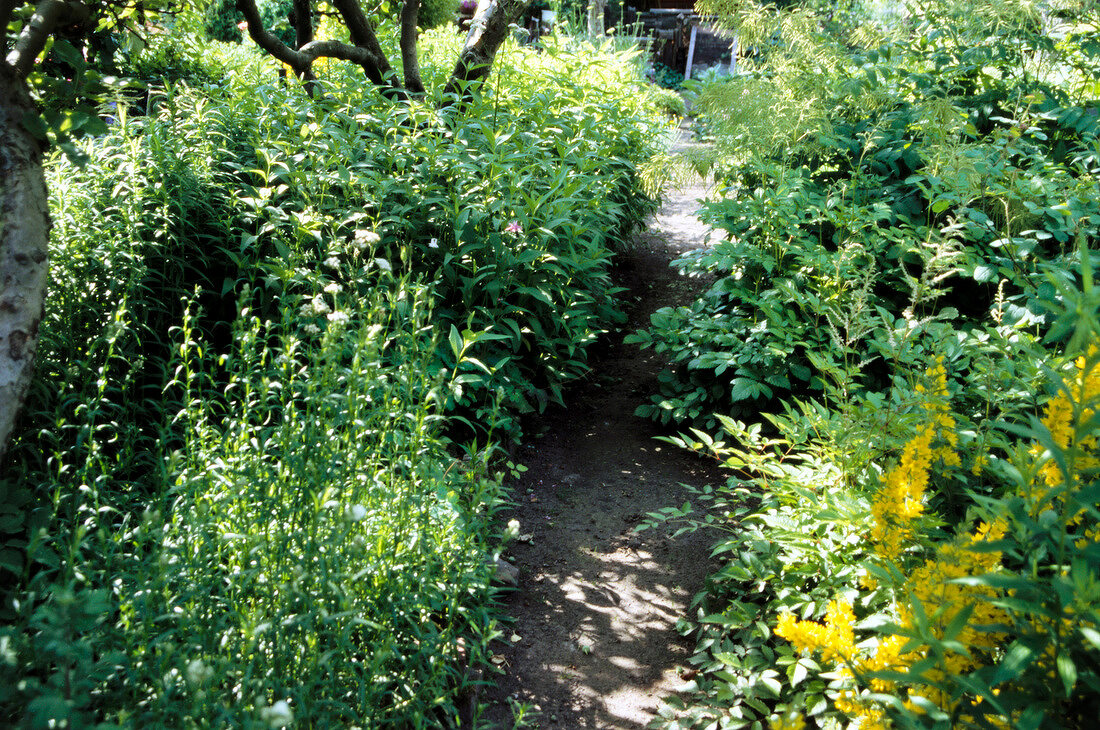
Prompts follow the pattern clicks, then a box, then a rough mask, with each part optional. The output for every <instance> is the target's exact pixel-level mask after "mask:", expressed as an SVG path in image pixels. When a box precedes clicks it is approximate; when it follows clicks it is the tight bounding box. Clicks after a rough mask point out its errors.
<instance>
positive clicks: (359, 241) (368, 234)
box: [351, 228, 382, 251]
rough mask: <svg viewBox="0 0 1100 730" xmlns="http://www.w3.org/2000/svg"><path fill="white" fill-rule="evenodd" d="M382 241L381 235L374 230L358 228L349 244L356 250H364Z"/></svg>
mask: <svg viewBox="0 0 1100 730" xmlns="http://www.w3.org/2000/svg"><path fill="white" fill-rule="evenodd" d="M381 242H382V237H381V236H379V235H378V234H377V233H375V232H374V231H368V230H366V229H363V228H360V229H359V230H357V231H356V232H355V235H354V236H353V237H352V239H351V245H352V246H353V247H354V248H355V250H356V251H366V250H367V248H369V247H371V246H377V245H378V244H379V243H381Z"/></svg>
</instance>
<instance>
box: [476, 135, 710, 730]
mask: <svg viewBox="0 0 1100 730" xmlns="http://www.w3.org/2000/svg"><path fill="white" fill-rule="evenodd" d="M681 144H682V143H681ZM674 149H675V148H674ZM702 195H703V189H702V188H701V187H698V186H687V187H683V188H680V189H676V190H669V191H668V192H667V193H666V203H665V205H664V207H663V208H662V210H661V211H660V213H659V214H658V215H657V216H655V218H654V220H653V221H652V223H651V225H650V226H649V228H648V230H646V231H645V232H643V233H641V234H640V235H639V237H638V240H637V244H636V246H635V248H634V250H633V251H631V252H630V253H628V254H625V255H624V256H623V257H622V262H621V264H620V266H619V272H618V273H619V278H620V283H621V285H622V286H626V287H628V288H629V294H624V297H629V298H630V300H628V301H629V302H630V306H629V316H630V321H629V322H628V323H627V324H626V325H624V326H623V327H622V328H621V330H620V331H619V332H617V333H615V334H614V335H613V336H612V337H611V338H610V339H609V341H608V345H607V347H606V350H605V352H604V353H603V354H602V355H601V356H600V357H599V359H598V361H597V362H596V363H595V364H594V374H593V377H592V378H591V379H590V380H589V381H588V382H587V383H585V384H584V385H582V386H580V387H578V388H577V389H575V390H573V391H572V392H571V393H570V394H569V396H568V403H567V407H566V408H564V409H560V410H557V411H553V412H548V413H547V414H546V415H545V416H544V417H543V418H542V420H541V421H540V424H539V425H541V427H542V430H543V433H542V436H541V437H538V438H535V439H532V440H531V441H529V443H528V444H527V445H526V446H525V447H523V448H521V449H520V452H519V453H518V454H517V459H518V461H520V462H521V463H523V464H524V465H525V466H527V467H528V471H527V472H526V473H525V474H524V476H523V479H522V480H520V481H519V482H518V483H517V484H515V485H514V487H513V489H514V492H513V499H514V500H515V506H514V507H513V508H511V509H510V510H508V511H507V512H505V514H503V516H502V518H503V520H505V521H507V520H509V519H517V520H519V521H520V525H521V527H520V533H521V535H522V536H523V538H524V539H523V540H521V541H516V542H513V543H512V544H511V546H510V547H509V550H508V554H507V555H506V556H505V557H506V558H507V559H508V560H509V561H511V562H512V563H513V564H514V565H515V566H516V567H518V568H519V570H520V578H519V587H518V589H517V590H515V591H513V592H512V593H510V594H508V595H506V596H504V597H503V599H502V600H503V602H504V604H505V606H504V608H505V609H506V611H507V613H508V614H510V615H511V616H512V617H513V618H514V623H513V624H510V625H508V626H505V630H504V640H503V641H501V642H497V643H496V644H495V645H494V647H495V648H494V652H495V656H494V663H495V664H496V665H497V667H498V668H499V670H500V671H501V672H502V673H501V674H500V675H499V676H491V677H487V679H490V681H492V682H495V685H494V686H490V687H487V688H486V689H485V690H483V692H482V694H481V702H482V703H483V706H484V707H485V708H486V711H485V713H484V714H483V716H482V718H481V721H480V723H479V725H481V726H482V727H488V728H494V729H503V728H512V727H514V726H515V721H514V715H513V707H514V706H516V705H519V704H523V705H526V706H528V707H530V708H532V709H533V710H535V712H534V713H532V714H528V715H527V720H528V721H529V724H528V725H527V726H528V727H539V728H565V729H568V730H572V729H573V728H641V727H645V726H646V725H647V724H648V723H649V722H650V721H651V720H652V719H653V718H654V716H655V714H656V712H657V710H658V707H659V703H660V702H661V700H662V698H665V697H668V696H669V695H671V694H673V693H674V692H675V691H676V688H677V686H678V685H681V684H683V680H682V679H681V678H680V676H679V673H680V671H681V670H682V669H683V668H684V665H685V663H686V659H687V657H688V656H689V654H690V652H691V648H692V647H691V645H690V642H689V641H688V640H687V639H684V638H683V637H681V636H680V635H679V633H678V632H677V631H676V623H677V620H678V619H679V618H681V617H683V616H685V615H687V614H688V610H689V603H690V601H691V599H692V597H693V595H694V594H695V593H696V592H697V591H698V590H699V589H700V588H701V587H702V586H703V582H704V580H705V578H706V576H707V575H708V573H710V572H711V571H712V570H713V568H714V567H715V566H714V565H713V564H712V563H711V561H710V559H709V549H708V548H709V544H710V542H711V541H712V540H713V536H711V535H707V534H704V533H695V534H691V535H687V536H683V537H680V538H676V539H671V538H670V536H669V534H668V533H666V532H662V531H660V530H651V531H646V532H642V533H637V532H635V531H634V530H635V527H636V526H637V525H638V523H639V522H640V521H641V520H642V518H643V517H644V515H645V514H646V513H647V512H650V511H653V510H656V509H659V508H661V507H667V506H671V505H679V504H682V503H683V502H684V501H685V499H687V498H688V495H687V493H686V492H685V490H684V488H683V486H682V485H683V484H691V485H695V486H702V485H704V484H717V483H719V482H720V481H723V480H724V478H725V477H724V475H723V474H722V473H721V472H720V471H719V470H718V469H716V467H715V465H714V464H713V463H710V462H705V461H702V460H700V459H699V458H697V457H695V456H693V455H691V454H688V453H686V452H683V451H681V450H679V449H677V448H676V447H674V446H671V445H668V444H663V443H662V442H660V441H656V440H654V437H655V436H657V435H659V434H661V433H662V431H661V429H660V428H658V427H657V426H656V425H654V424H653V423H651V422H648V421H646V420H643V419H641V418H638V417H636V416H634V410H635V408H637V406H638V405H639V404H641V403H642V402H644V401H645V400H646V399H647V398H648V396H649V395H650V394H652V393H654V392H656V378H657V374H658V373H659V372H660V370H661V368H662V367H663V365H664V362H663V360H662V358H661V357H659V356H656V355H654V354H653V353H652V352H651V351H649V350H646V351H639V350H638V348H637V347H636V346H634V345H624V344H623V343H622V338H623V337H624V336H625V335H626V334H628V333H630V332H633V331H634V330H635V329H638V328H641V327H644V326H646V325H647V324H648V323H649V315H650V314H651V313H652V312H653V311H655V310H656V309H658V308H660V307H662V306H668V305H675V304H682V303H687V302H688V301H690V299H691V298H692V296H693V294H694V293H695V292H696V291H697V290H698V289H699V287H700V286H701V283H700V282H698V281H697V280H691V279H687V278H685V277H682V276H680V275H679V274H678V273H677V271H676V270H674V269H672V268H670V267H669V262H670V261H671V260H672V259H674V258H676V257H677V256H679V255H680V254H681V253H682V252H684V251H686V250H689V249H691V248H696V247H698V246H701V245H703V242H704V237H705V233H706V231H705V229H704V226H703V225H702V224H701V223H700V222H699V221H698V220H697V219H696V218H695V217H694V211H695V209H696V208H697V207H698V206H697V200H698V199H699V198H700V197H701V196H702ZM528 535H529V536H530V538H529V540H528V539H526V536H528Z"/></svg>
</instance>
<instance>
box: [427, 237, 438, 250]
mask: <svg viewBox="0 0 1100 730" xmlns="http://www.w3.org/2000/svg"><path fill="white" fill-rule="evenodd" d="M428 248H439V239H438V238H433V239H432V240H430V241H428Z"/></svg>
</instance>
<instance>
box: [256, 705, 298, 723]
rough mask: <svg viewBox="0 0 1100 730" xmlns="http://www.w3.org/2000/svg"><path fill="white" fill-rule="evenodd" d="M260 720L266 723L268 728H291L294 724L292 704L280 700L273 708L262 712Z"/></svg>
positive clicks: (264, 709)
mask: <svg viewBox="0 0 1100 730" xmlns="http://www.w3.org/2000/svg"><path fill="white" fill-rule="evenodd" d="M260 719H261V720H263V721H264V722H266V723H267V726H268V727H270V728H273V729H274V730H278V728H283V727H289V726H290V725H291V724H292V723H293V722H294V711H293V710H291V709H290V703H288V702H287V701H286V700H279V701H278V702H276V703H274V704H273V705H271V707H265V708H263V709H262V710H260Z"/></svg>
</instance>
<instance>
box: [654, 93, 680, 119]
mask: <svg viewBox="0 0 1100 730" xmlns="http://www.w3.org/2000/svg"><path fill="white" fill-rule="evenodd" d="M650 94H651V95H652V97H653V103H654V104H656V105H657V108H658V109H660V110H661V111H663V112H664V113H666V114H668V115H669V116H673V117H683V116H687V104H685V103H684V97H682V96H680V95H679V94H678V93H676V92H675V91H673V90H672V89H664V88H657V89H653V90H651V91H650Z"/></svg>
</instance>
